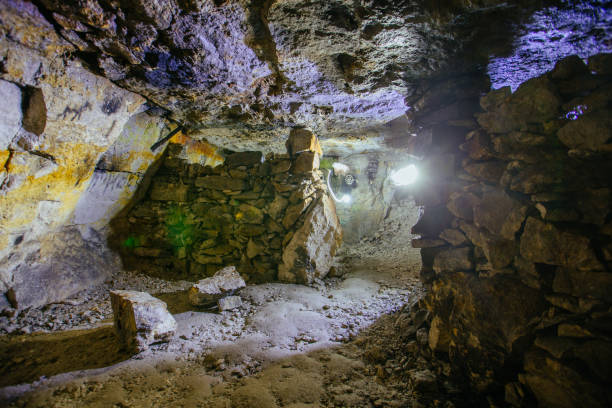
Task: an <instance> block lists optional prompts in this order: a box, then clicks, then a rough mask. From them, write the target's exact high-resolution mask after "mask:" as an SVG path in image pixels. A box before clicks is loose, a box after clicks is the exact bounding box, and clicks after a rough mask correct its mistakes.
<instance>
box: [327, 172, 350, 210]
mask: <svg viewBox="0 0 612 408" xmlns="http://www.w3.org/2000/svg"><path fill="white" fill-rule="evenodd" d="M330 175H331V170H327V188H328V189H329V193H330V194H331V196H332V198H333V199H334V200H335V201H337V202H339V203H346V204H349V203H350V202H351V201H352V199H351V196H350V195H348V194H345V195H343V196H342V198H338V197H337V196H336V195H335V194H334V190H332V188H331V184H330V183H329V176H330Z"/></svg>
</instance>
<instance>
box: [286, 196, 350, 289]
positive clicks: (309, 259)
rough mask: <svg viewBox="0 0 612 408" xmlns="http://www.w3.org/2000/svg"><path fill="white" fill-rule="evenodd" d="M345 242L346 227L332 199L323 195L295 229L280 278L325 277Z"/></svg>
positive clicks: (309, 280)
mask: <svg viewBox="0 0 612 408" xmlns="http://www.w3.org/2000/svg"><path fill="white" fill-rule="evenodd" d="M341 242H342V228H341V227H340V221H339V220H338V216H337V215H336V206H335V205H334V202H333V201H332V199H331V198H330V197H329V196H327V195H323V196H321V198H319V200H318V201H317V202H316V203H315V204H314V205H313V206H312V207H311V209H310V210H309V212H308V213H307V215H306V219H305V221H304V225H302V227H301V228H300V229H299V230H297V231H296V232H295V234H294V235H293V237H292V238H291V241H289V243H288V244H287V246H286V247H285V250H284V251H283V257H282V263H281V264H280V265H279V267H278V279H279V280H281V281H284V282H297V283H312V282H313V281H314V279H315V278H323V277H325V275H327V273H328V272H329V270H330V269H331V267H332V266H333V258H334V255H335V253H336V250H337V249H338V247H339V246H340V243H341Z"/></svg>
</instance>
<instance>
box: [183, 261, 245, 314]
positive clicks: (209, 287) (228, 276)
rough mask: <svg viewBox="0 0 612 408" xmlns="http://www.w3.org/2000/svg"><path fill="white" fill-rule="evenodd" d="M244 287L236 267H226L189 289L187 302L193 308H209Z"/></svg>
mask: <svg viewBox="0 0 612 408" xmlns="http://www.w3.org/2000/svg"><path fill="white" fill-rule="evenodd" d="M245 286H246V283H245V282H244V279H242V277H241V276H240V274H239V273H238V272H237V271H236V267H234V266H228V267H225V268H223V269H221V270H220V271H218V272H217V273H215V274H214V275H213V276H212V277H210V278H206V279H202V280H200V281H199V282H198V283H196V284H194V285H193V286H192V287H191V288H190V289H189V302H190V303H191V304H192V305H194V306H211V305H214V304H215V303H217V301H218V300H219V299H221V298H223V297H225V296H227V295H230V294H232V293H234V292H235V291H236V290H238V289H242V288H244V287H245Z"/></svg>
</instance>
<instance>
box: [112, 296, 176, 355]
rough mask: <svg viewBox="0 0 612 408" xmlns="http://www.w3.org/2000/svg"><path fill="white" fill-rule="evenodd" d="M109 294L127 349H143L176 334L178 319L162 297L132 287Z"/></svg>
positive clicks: (117, 324) (138, 350)
mask: <svg viewBox="0 0 612 408" xmlns="http://www.w3.org/2000/svg"><path fill="white" fill-rule="evenodd" d="M110 297H111V305H112V307H113V316H114V324H115V330H116V332H117V335H118V337H119V339H120V341H121V342H122V343H123V345H124V347H125V348H126V349H127V350H129V351H132V352H136V353H140V352H142V351H145V350H147V349H148V348H149V345H151V344H153V343H160V342H168V341H170V339H172V337H173V336H174V333H175V332H176V320H174V317H172V315H171V314H170V312H168V309H167V306H166V303H164V302H163V301H161V300H159V299H157V298H155V297H153V296H151V295H150V294H148V293H145V292H136V291H130V290H114V291H111V292H110Z"/></svg>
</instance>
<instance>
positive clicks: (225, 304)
mask: <svg viewBox="0 0 612 408" xmlns="http://www.w3.org/2000/svg"><path fill="white" fill-rule="evenodd" d="M218 305H219V310H220V311H222V312H223V311H225V310H233V309H237V308H239V307H240V306H242V299H241V298H240V296H227V297H224V298H221V299H219V302H218Z"/></svg>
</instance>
